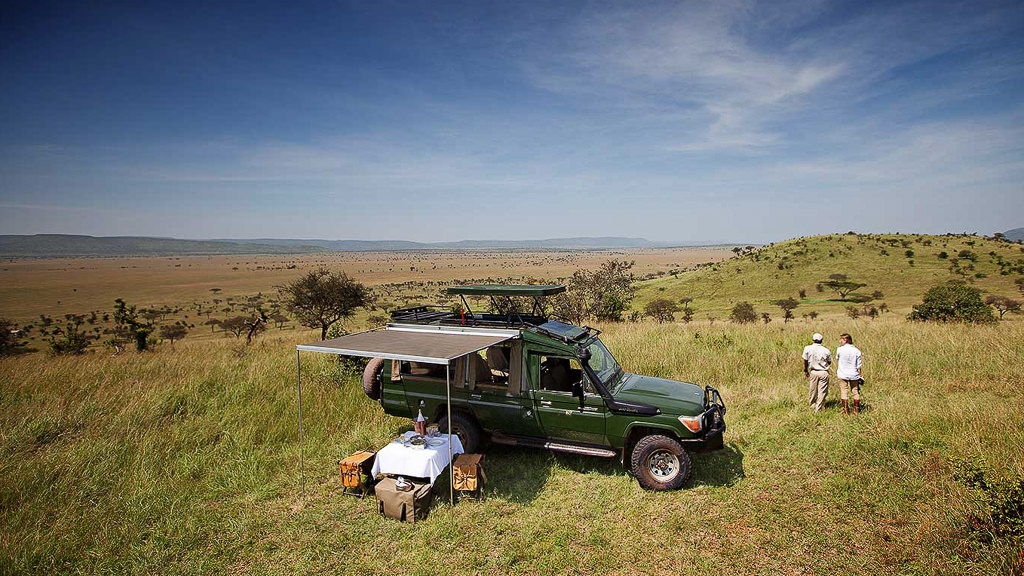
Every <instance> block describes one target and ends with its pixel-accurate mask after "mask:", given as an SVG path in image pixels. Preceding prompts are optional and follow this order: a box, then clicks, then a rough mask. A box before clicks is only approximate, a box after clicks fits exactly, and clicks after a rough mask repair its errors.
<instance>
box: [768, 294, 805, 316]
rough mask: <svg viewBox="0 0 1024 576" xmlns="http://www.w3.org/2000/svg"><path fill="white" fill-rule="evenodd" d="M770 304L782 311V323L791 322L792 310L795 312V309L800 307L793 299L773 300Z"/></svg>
mask: <svg viewBox="0 0 1024 576" xmlns="http://www.w3.org/2000/svg"><path fill="white" fill-rule="evenodd" d="M772 304H775V305H776V306H778V307H779V308H781V309H782V312H783V314H782V321H783V322H789V321H790V320H792V319H793V310H795V309H796V307H797V306H799V305H800V303H799V302H797V301H796V300H794V299H793V298H786V299H783V300H775V301H774V302H772Z"/></svg>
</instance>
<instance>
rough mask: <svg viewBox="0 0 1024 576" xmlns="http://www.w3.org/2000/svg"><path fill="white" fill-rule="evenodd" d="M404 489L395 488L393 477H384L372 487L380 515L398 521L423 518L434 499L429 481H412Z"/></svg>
mask: <svg viewBox="0 0 1024 576" xmlns="http://www.w3.org/2000/svg"><path fill="white" fill-rule="evenodd" d="M410 483H411V484H412V488H410V489H409V490H406V491H402V490H398V489H397V488H395V479H394V478H384V479H383V480H381V481H380V482H378V483H377V485H376V486H375V487H374V492H375V493H376V494H377V511H378V512H379V513H380V515H381V516H385V517H387V518H394V519H395V520H398V521H400V522H416V521H417V520H424V519H426V517H427V513H428V512H429V510H430V504H431V503H432V502H433V501H434V491H433V490H432V489H431V486H430V484H429V483H426V482H412V481H410Z"/></svg>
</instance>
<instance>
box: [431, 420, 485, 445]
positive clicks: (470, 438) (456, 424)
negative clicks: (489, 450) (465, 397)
mask: <svg viewBox="0 0 1024 576" xmlns="http://www.w3.org/2000/svg"><path fill="white" fill-rule="evenodd" d="M437 428H438V430H440V431H441V432H443V433H445V434H447V433H448V415H447V414H445V415H443V416H441V420H440V421H439V422H438V423H437ZM452 428H454V430H455V432H454V434H455V435H456V436H458V437H459V441H460V442H462V449H463V450H464V451H465V452H466V454H475V453H476V451H477V450H479V449H480V446H481V444H480V443H481V441H482V440H483V435H484V431H483V430H481V429H480V425H479V424H477V423H476V419H474V418H473V417H472V416H469V415H466V414H463V413H461V412H455V411H453V412H452Z"/></svg>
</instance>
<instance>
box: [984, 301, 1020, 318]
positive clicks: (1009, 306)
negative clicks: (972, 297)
mask: <svg viewBox="0 0 1024 576" xmlns="http://www.w3.org/2000/svg"><path fill="white" fill-rule="evenodd" d="M985 304H988V305H989V306H991V307H993V308H995V309H996V312H999V319H1000V320H1002V319H1003V316H1005V315H1006V313H1007V312H1010V313H1011V314H1020V313H1021V302H1020V300H1014V299H1013V298H1007V297H1006V296H989V297H988V298H985Z"/></svg>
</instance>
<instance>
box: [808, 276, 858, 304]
mask: <svg viewBox="0 0 1024 576" xmlns="http://www.w3.org/2000/svg"><path fill="white" fill-rule="evenodd" d="M819 285H820V286H824V287H825V288H828V289H829V290H831V291H833V292H835V293H836V294H839V299H840V300H846V297H847V296H849V295H850V293H852V292H856V291H857V290H860V289H861V288H863V287H865V286H867V284H865V283H863V282H854V281H853V280H850V279H849V278H847V277H846V274H830V275H829V277H828V280H824V281H822V282H821V283H820V284H819Z"/></svg>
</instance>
